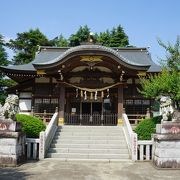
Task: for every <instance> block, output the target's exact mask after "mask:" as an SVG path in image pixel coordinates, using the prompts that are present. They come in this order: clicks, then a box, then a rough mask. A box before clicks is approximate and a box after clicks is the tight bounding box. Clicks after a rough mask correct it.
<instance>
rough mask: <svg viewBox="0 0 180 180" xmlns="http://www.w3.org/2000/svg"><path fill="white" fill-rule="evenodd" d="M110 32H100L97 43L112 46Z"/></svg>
mask: <svg viewBox="0 0 180 180" xmlns="http://www.w3.org/2000/svg"><path fill="white" fill-rule="evenodd" d="M110 38H111V35H110V32H109V30H106V31H105V32H100V34H99V36H98V39H97V41H98V42H99V43H101V44H102V45H103V46H107V47H109V44H110Z"/></svg>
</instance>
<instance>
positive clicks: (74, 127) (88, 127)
mask: <svg viewBox="0 0 180 180" xmlns="http://www.w3.org/2000/svg"><path fill="white" fill-rule="evenodd" d="M58 129H122V127H121V126H84V125H82V126H81V125H64V126H58Z"/></svg>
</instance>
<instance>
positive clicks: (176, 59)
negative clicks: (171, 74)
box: [158, 36, 180, 71]
mask: <svg viewBox="0 0 180 180" xmlns="http://www.w3.org/2000/svg"><path fill="white" fill-rule="evenodd" d="M158 43H159V45H160V46H162V47H163V48H164V49H165V50H166V52H167V55H166V59H164V60H163V59H161V62H162V64H163V65H164V66H165V67H167V68H170V69H174V70H176V71H179V70H180V36H177V39H176V43H175V44H174V45H172V44H171V43H170V42H168V43H167V45H166V44H165V43H163V42H162V41H161V40H160V39H158Z"/></svg>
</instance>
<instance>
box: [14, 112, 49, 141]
mask: <svg viewBox="0 0 180 180" xmlns="http://www.w3.org/2000/svg"><path fill="white" fill-rule="evenodd" d="M16 121H17V122H21V124H22V131H23V132H25V133H26V136H27V137H28V138H38V137H39V133H40V132H41V131H44V130H45V129H46V126H45V125H44V124H43V122H42V120H40V119H39V118H37V117H34V116H30V115H25V114H16Z"/></svg>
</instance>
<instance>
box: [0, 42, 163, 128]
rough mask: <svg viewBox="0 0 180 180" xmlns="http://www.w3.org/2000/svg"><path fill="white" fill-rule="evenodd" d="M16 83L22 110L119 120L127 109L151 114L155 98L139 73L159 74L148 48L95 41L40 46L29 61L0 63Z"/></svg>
mask: <svg viewBox="0 0 180 180" xmlns="http://www.w3.org/2000/svg"><path fill="white" fill-rule="evenodd" d="M1 71H2V72H3V73H4V74H5V75H7V76H8V77H10V78H11V79H13V80H14V81H16V82H17V85H16V86H14V87H12V88H9V89H8V90H7V91H8V93H10V94H12V93H14V94H18V95H19V99H20V102H19V107H20V112H21V113H30V112H31V111H32V109H33V111H34V112H36V113H41V112H43V111H44V110H46V112H47V113H53V112H54V111H55V109H56V108H58V111H59V122H60V123H61V124H62V123H63V124H82V125H83V124H84V125H117V124H118V122H119V123H120V122H121V117H122V113H123V110H124V109H125V111H126V113H127V114H146V111H147V108H151V105H152V100H151V99H145V98H144V97H143V96H142V95H141V94H140V93H139V92H138V89H140V88H141V87H140V84H139V77H140V76H146V75H147V74H150V73H158V72H160V71H161V69H160V67H159V66H158V65H156V64H155V63H154V62H153V61H152V59H151V56H150V53H149V51H148V49H147V48H136V47H125V48H109V47H104V46H100V45H95V44H86V45H80V46H76V47H67V48H58V47H40V48H39V51H38V52H37V53H36V56H35V59H34V60H33V61H32V62H30V63H29V64H24V65H14V66H8V67H1Z"/></svg>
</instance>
